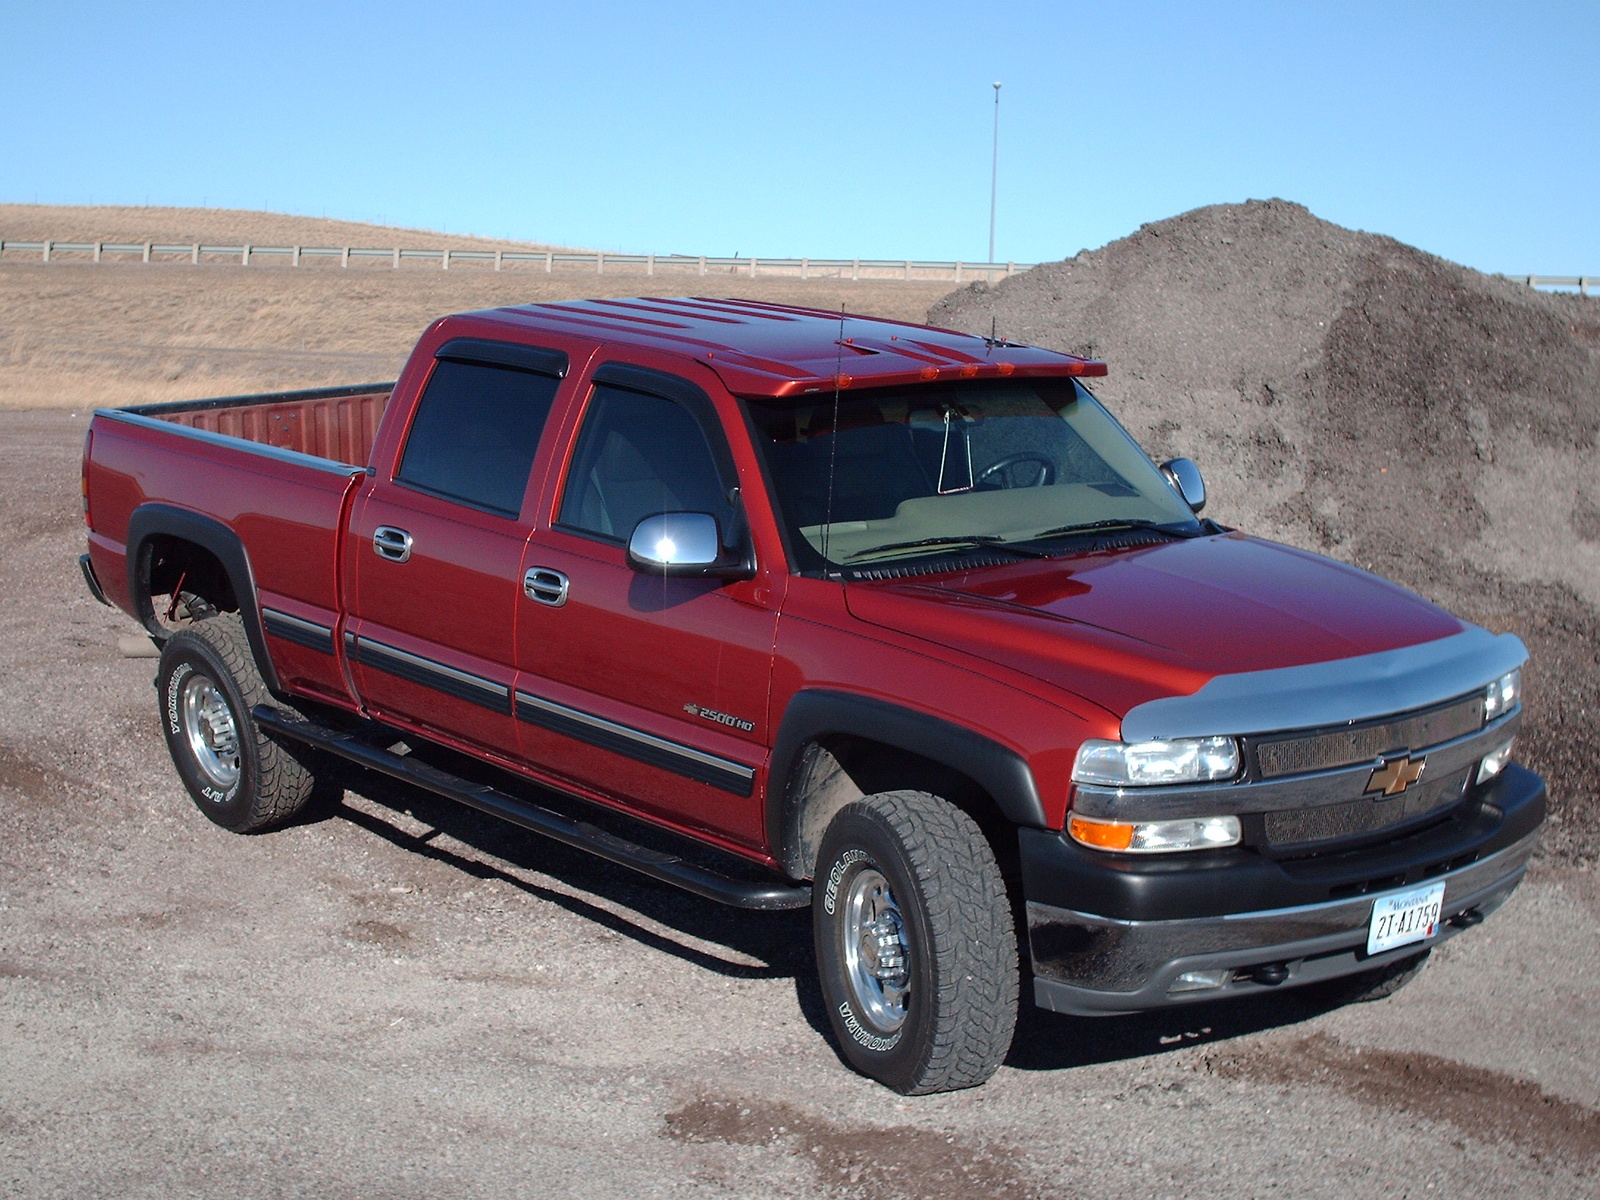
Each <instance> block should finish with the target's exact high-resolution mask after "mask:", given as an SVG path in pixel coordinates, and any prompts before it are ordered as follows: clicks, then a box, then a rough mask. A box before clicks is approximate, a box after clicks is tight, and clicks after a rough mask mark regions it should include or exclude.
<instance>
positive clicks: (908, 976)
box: [812, 791, 1017, 1095]
mask: <svg viewBox="0 0 1600 1200" xmlns="http://www.w3.org/2000/svg"><path fill="white" fill-rule="evenodd" d="M812 919H813V928H814V932H815V937H816V952H817V970H818V973H819V974H820V976H821V982H822V994H823V999H824V1002H825V1004H826V1005H827V1009H828V1019H829V1021H830V1022H831V1024H832V1027H833V1032H834V1036H835V1037H836V1038H837V1039H838V1041H839V1046H840V1048H841V1051H842V1052H843V1055H844V1057H845V1059H846V1060H847V1061H848V1062H849V1063H850V1064H851V1065H852V1066H853V1067H855V1068H856V1069H857V1070H858V1071H860V1072H861V1073H862V1074H863V1075H866V1076H868V1077H870V1078H872V1079H876V1080H878V1081H879V1082H880V1083H883V1084H885V1085H887V1086H888V1087H891V1088H893V1089H894V1090H895V1091H898V1092H902V1093H905V1094H908V1095H909V1094H918V1093H926V1092H945V1091H954V1090H956V1089H958V1088H966V1087H973V1086H975V1085H977V1084H980V1083H983V1082H984V1081H985V1080H986V1079H988V1078H989V1077H990V1076H991V1075H993V1074H994V1072H995V1070H996V1069H997V1068H998V1067H999V1066H1000V1063H1001V1061H1002V1060H1003V1059H1004V1058H1005V1056H1006V1052H1007V1051H1008V1050H1009V1049H1010V1046H1011V1036H1012V1033H1013V1031H1014V1029H1015V1027H1016V1019H1017V939H1016V932H1015V926H1014V924H1013V921H1012V913H1011V907H1010V904H1009V901H1008V900H1007V897H1006V889H1005V884H1004V882H1003V881H1002V879H1001V876H1000V869H999V867H998V866H997V865H996V862H995V857H994V853H993V851H992V850H991V849H990V847H989V843H988V841H987V840H986V839H985V838H984V836H983V833H982V832H981V831H980V830H979V828H978V826H977V824H976V822H974V821H973V820H972V818H971V817H969V816H968V815H967V814H966V813H964V812H962V811H961V810H960V809H959V808H957V807H956V806H955V805H953V804H951V803H949V802H948V801H946V800H944V799H942V798H940V797H938V796H934V795H931V794H929V793H927V792H912V791H901V792H880V793H878V794H876V795H872V796H867V797H864V798H863V799H861V800H859V801H856V802H855V803H853V804H850V805H847V806H846V807H845V808H843V809H841V810H840V812H839V813H838V815H837V816H835V817H834V819H833V821H832V822H831V823H830V824H829V826H828V829H827V832H826V834H825V835H824V836H823V840H822V851H821V854H820V855H819V857H818V859H817V872H816V883H815V886H814V887H813V901H812Z"/></svg>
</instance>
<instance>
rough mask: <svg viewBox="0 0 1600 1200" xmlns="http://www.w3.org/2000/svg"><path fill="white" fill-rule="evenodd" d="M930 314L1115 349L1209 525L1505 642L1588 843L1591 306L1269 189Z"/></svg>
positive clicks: (1597, 692)
mask: <svg viewBox="0 0 1600 1200" xmlns="http://www.w3.org/2000/svg"><path fill="white" fill-rule="evenodd" d="M928 320H929V322H930V323H931V324H935V325H945V326H949V327H952V328H956V329H965V330H967V331H969V332H973V333H988V332H989V331H990V330H991V328H998V330H999V331H1000V332H1001V333H1002V334H1005V335H1006V336H1008V337H1014V338H1018V339H1020V340H1022V341H1025V342H1032V343H1034V344H1037V345H1042V346H1050V347H1053V348H1056V349H1061V350H1068V351H1072V352H1074V353H1080V354H1088V355H1090V356H1092V357H1098V358H1104V359H1106V360H1107V362H1108V363H1109V364H1110V374H1109V375H1108V376H1107V377H1106V378H1105V379H1104V380H1102V381H1099V382H1098V383H1096V384H1095V385H1094V390H1095V391H1096V392H1097V394H1099V395H1100V396H1101V397H1102V398H1104V399H1105V400H1106V401H1107V403H1108V404H1109V405H1110V407H1111V408H1112V410H1113V411H1114V412H1115V413H1116V414H1117V415H1118V416H1119V417H1120V418H1121V419H1122V420H1123V422H1124V423H1125V424H1127V425H1128V426H1129V428H1130V429H1131V430H1132V431H1133V433H1134V435H1135V437H1137V438H1138V439H1139V440H1140V442H1141V443H1142V444H1143V445H1144V447H1145V449H1146V450H1148V451H1150V452H1151V453H1152V454H1153V455H1156V456H1157V457H1158V458H1161V457H1167V456H1171V455H1179V454H1182V455H1187V456H1189V457H1191V458H1194V459H1195V460H1196V461H1198V462H1199V464H1200V466H1201V468H1202V469H1203V470H1204V471H1205V473H1206V478H1207V482H1208V484H1209V485H1210V491H1211V495H1212V507H1211V508H1210V509H1208V515H1212V516H1215V517H1216V518H1217V519H1218V520H1220V521H1223V522H1225V523H1226V524H1229V525H1236V526H1238V527H1240V528H1243V529H1245V530H1247V531H1249V532H1251V533H1257V534H1261V535H1263V536H1266V537H1274V538H1278V539H1280V540H1282V541H1286V542H1289V543H1292V544H1294V545H1297V546H1302V547H1305V548H1307V549H1310V550H1315V551H1318V552H1320V553H1323V554H1329V555H1333V556H1334V557H1337V558H1342V559H1344V560H1346V561H1348V562H1353V563H1356V564H1359V565H1360V566H1363V567H1367V568H1369V569H1371V570H1374V571H1376V572H1378V574H1380V575H1384V576H1386V577H1388V578H1390V579H1393V580H1395V581H1396V582H1399V583H1401V584H1404V585H1405V586H1407V587H1410V588H1412V589H1413V590H1415V591H1417V592H1420V593H1422V594H1423V595H1425V596H1427V597H1429V598H1430V599H1433V600H1436V601H1438V602H1439V603H1441V604H1443V605H1444V606H1445V607H1447V608H1449V609H1451V610H1452V611H1454V612H1456V613H1458V614H1460V615H1461V616H1463V617H1466V618H1467V619H1469V620H1472V621H1476V622H1478V623H1479V624H1482V625H1484V626H1487V627H1488V628H1490V629H1493V630H1495V631H1496V632H1500V631H1505V630H1510V631H1512V632H1515V633H1516V634H1518V635H1519V636H1520V637H1521V638H1522V640H1523V641H1524V642H1526V643H1527V645H1528V649H1529V651H1530V652H1531V654H1532V663H1531V665H1530V667H1529V668H1528V670H1527V672H1526V684H1527V709H1528V720H1527V723H1526V725H1525V726H1524V735H1523V738H1522V740H1521V743H1520V748H1519V751H1518V757H1519V758H1521V759H1522V760H1523V761H1525V762H1527V763H1528V764H1529V765H1530V766H1532V767H1533V768H1534V769H1536V770H1538V771H1540V772H1541V773H1542V774H1544V775H1545V777H1546V778H1547V779H1548V781H1549V783H1550V791H1551V796H1552V800H1553V802H1554V813H1553V818H1552V824H1551V826H1550V828H1549V830H1548V833H1547V836H1546V842H1547V845H1548V846H1549V847H1550V848H1551V849H1553V850H1554V851H1556V852H1558V853H1560V854H1561V855H1562V856H1563V857H1564V858H1566V859H1567V860H1568V861H1572V862H1575V863H1576V862H1592V861H1594V860H1595V858H1596V857H1597V856H1600V474H1597V473H1596V472H1595V470H1594V464H1595V461H1596V452H1597V450H1600V440H1597V439H1600V299H1597V298H1593V297H1591V298H1587V299H1585V298H1583V297H1579V296H1576V295H1545V294H1541V293H1538V292H1534V291H1532V290H1531V289H1529V288H1527V287H1525V286H1523V285H1521V284H1517V283H1512V282H1511V281H1509V280H1506V279H1501V278H1495V277H1491V276H1488V275H1483V274H1480V273H1479V272H1477V271H1472V270H1469V269H1467V268H1466V267H1461V266H1457V265H1456V264H1454V263H1450V262H1446V261H1445V260H1443V259H1440V258H1435V257H1434V256H1432V255H1429V254H1424V253H1423V252H1422V251H1420V250H1416V249H1414V248H1412V247H1410V246H1406V245H1402V244H1401V243H1399V242H1396V241H1394V240H1393V239H1392V238H1386V237H1379V236H1376V235H1373V234H1369V233H1359V232H1356V231H1354V230H1349V229H1344V228H1341V227H1340V226H1338V225H1333V224H1330V223H1329V222H1327V221H1323V220H1319V219H1318V218H1317V217H1315V216H1313V215H1312V214H1311V213H1309V212H1308V211H1306V209H1304V208H1302V207H1301V206H1300V205H1298V204H1290V203H1287V202H1285V201H1282V200H1266V201H1250V202H1249V203H1246V204H1229V205H1216V206H1213V207H1210V208H1200V209H1195V210H1194V211H1193V212H1188V213H1184V214H1183V215H1181V216H1177V217H1173V218H1172V219H1170V220H1166V221H1158V222H1155V223H1153V224H1150V225H1145V226H1143V227H1141V228H1140V229H1139V230H1138V231H1137V232H1136V233H1134V234H1132V235H1131V236H1129V237H1126V238H1122V239H1120V240H1119V241H1115V242H1112V243H1111V244H1109V245H1107V246H1105V247H1102V248H1101V249H1099V250H1095V251H1086V252H1084V253H1082V254H1079V255H1078V256H1077V257H1075V258H1072V259H1068V260H1067V261H1065V262H1059V263H1050V264H1046V265H1043V266H1040V267H1036V268H1035V269H1033V270H1032V271H1029V272H1027V273H1025V274H1023V275H1019V276H1017V277H1016V278H1014V279H1011V280H1007V281H1004V282H1002V283H999V284H997V285H995V286H994V287H992V288H991V287H988V286H986V285H982V284H978V285H974V286H972V287H970V288H964V289H962V290H960V291H957V292H953V293H951V294H950V295H949V296H947V297H946V298H945V299H944V300H942V301H941V302H940V303H939V304H936V305H935V306H934V307H933V308H932V309H931V310H930V312H929V314H928Z"/></svg>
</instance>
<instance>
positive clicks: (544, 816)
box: [251, 704, 811, 910]
mask: <svg viewBox="0 0 1600 1200" xmlns="http://www.w3.org/2000/svg"><path fill="white" fill-rule="evenodd" d="M251 715H252V716H254V717H255V719H256V724H257V725H259V726H260V727H261V728H262V729H263V730H265V731H266V732H268V733H270V734H275V735H277V736H279V737H285V738H290V739H292V740H294V741H297V742H303V743H305V744H306V745H308V746H314V747H316V748H317V749H318V750H323V751H326V752H327V753H329V754H336V755H338V756H339V757H340V758H345V759H349V760H350V761H351V762H353V763H357V764H359V765H360V766H363V767H370V768H371V769H372V770H374V771H381V772H382V773H383V774H385V775H388V776H391V777H392V778H395V779H399V780H402V781H404V782H406V783H410V784H415V785H416V786H417V787H420V788H424V789H426V790H427V791H430V792H434V793H436V794H437V795H440V796H444V797H446V798H447V799H450V800H455V801H458V802H459V803H461V804H465V805H467V806H468V807H469V808H475V809H477V810H478V811H479V812H482V813H488V814H489V815H490V816H491V817H499V818H500V819H501V820H502V821H509V822H510V823H511V824H513V825H516V826H519V827H521V828H523V829H527V830H529V831H531V832H533V833H539V834H543V835H544V836H545V837H549V838H554V839H555V840H556V841H558V842H561V843H562V844H563V845H567V846H572V847H573V848H575V849H578V850H587V851H588V852H589V853H590V854H596V855H599V856H600V857H601V858H603V859H605V860H607V861H608V862H614V863H616V864H617V865H618V866H622V867H628V868H630V869H632V870H635V871H638V872H639V873H640V874H641V875H648V876H649V877H650V878H651V879H655V880H659V881H660V882H662V883H670V884H671V885H672V886H673V887H679V888H682V889H683V890H684V891H686V892H693V893H694V894H695V895H696V896H704V897H705V898H706V899H707V900H715V901H717V902H718V903H719V904H729V905H732V906H733V907H734V908H753V909H767V910H772V909H790V908H805V907H807V906H809V905H810V903H811V888H810V887H809V886H807V885H805V884H800V885H795V884H790V883H780V882H778V881H776V880H774V881H770V882H766V883H761V882H753V881H750V880H744V879H732V878H730V877H728V876H726V875H719V874H718V873H717V872H715V871H712V870H708V869H707V868H705V867H697V866H695V865H694V864H693V863H688V862H685V861H684V860H683V859H681V858H679V857H678V856H677V855H675V854H666V853H663V852H662V851H659V850H651V849H649V848H647V847H645V846H639V845H635V844H634V843H633V842H630V841H628V840H626V839H625V838H620V837H617V836H616V835H615V834H611V833H607V832H606V831H605V830H603V829H598V828H596V827H595V826H593V825H590V824H589V823H588V822H586V821H575V820H573V819H572V818H571V817H567V816H563V815H562V814H560V813H558V812H553V811H551V810H550V809H548V808H543V807H541V806H539V805H537V804H530V803H528V802H527V801H525V800H518V799H516V798H515V797H513V796H508V795H506V793H504V792H501V791H497V790H496V789H494V788H492V787H488V786H487V785H485V784H480V783H473V782H471V781H470V780H467V779H462V778H461V777H460V776H458V775H451V774H450V773H449V772H447V771H441V770H439V769H438V768H437V767H431V766H429V765H428V764H427V763H424V762H413V761H412V760H411V758H409V757H402V756H401V755H398V754H391V753H390V752H389V751H387V750H385V749H383V748H382V747H379V746H375V745H373V744H372V743H371V742H365V741H362V740H361V739H360V738H358V737H356V736H355V735H354V734H351V733H345V732H344V731H342V730H338V729H332V728H329V727H328V726H326V725H319V724H317V723H315V722H312V721H306V720H304V719H302V718H300V717H296V716H291V715H289V714H288V713H285V712H284V711H282V710H281V709H277V708H273V707H272V706H271V705H269V704H258V705H256V706H255V708H253V709H252V710H251Z"/></svg>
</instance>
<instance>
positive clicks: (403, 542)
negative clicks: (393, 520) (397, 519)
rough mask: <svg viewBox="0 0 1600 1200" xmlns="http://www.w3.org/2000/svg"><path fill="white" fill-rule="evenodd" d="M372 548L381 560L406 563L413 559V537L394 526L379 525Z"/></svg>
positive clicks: (373, 535) (373, 537)
mask: <svg viewBox="0 0 1600 1200" xmlns="http://www.w3.org/2000/svg"><path fill="white" fill-rule="evenodd" d="M372 548H373V550H375V551H376V552H377V555H378V557H379V558H387V559H388V560H389V561H390V562H405V561H406V559H408V558H410V557H411V535H410V534H409V533H407V532H406V531H405V530H404V529H396V528H395V527H394V526H393V525H379V526H378V528H377V529H376V530H374V531H373V534H372Z"/></svg>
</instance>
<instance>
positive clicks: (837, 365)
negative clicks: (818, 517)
mask: <svg viewBox="0 0 1600 1200" xmlns="http://www.w3.org/2000/svg"><path fill="white" fill-rule="evenodd" d="M834 345H835V346H836V347H837V349H835V350H834V358H833V433H832V436H831V437H830V438H829V440H828V504H827V507H826V508H825V509H824V510H823V514H822V557H823V558H827V557H828V543H829V542H830V541H832V537H833V469H834V466H835V464H836V463H837V462H838V459H839V382H840V380H841V379H843V378H844V302H843V301H842V300H841V301H840V302H839V336H838V337H837V338H836V339H835V340H834ZM822 569H823V572H824V573H826V572H827V569H828V568H827V567H823V568H822ZM839 582H840V583H843V582H844V575H843V574H842V573H841V574H840V576H839Z"/></svg>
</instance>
